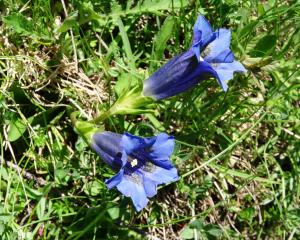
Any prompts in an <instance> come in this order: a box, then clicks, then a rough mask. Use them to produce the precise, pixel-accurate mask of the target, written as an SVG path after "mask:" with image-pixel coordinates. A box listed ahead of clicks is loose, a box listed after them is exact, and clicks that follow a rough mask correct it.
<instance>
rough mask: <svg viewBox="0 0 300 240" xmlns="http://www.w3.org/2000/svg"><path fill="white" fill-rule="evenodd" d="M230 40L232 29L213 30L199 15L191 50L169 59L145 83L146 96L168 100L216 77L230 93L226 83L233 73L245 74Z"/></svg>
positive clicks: (144, 91) (144, 92)
mask: <svg viewBox="0 0 300 240" xmlns="http://www.w3.org/2000/svg"><path fill="white" fill-rule="evenodd" d="M230 37H231V32H230V30H228V29H223V28H221V29H218V30H216V31H213V29H212V27H211V26H210V24H209V22H208V21H207V20H206V19H205V18H204V17H203V16H199V17H198V19H197V21H196V23H195V25H194V36H193V42H192V46H191V48H190V49H189V50H188V51H186V52H184V53H182V54H179V55H178V56H175V57H174V58H172V59H171V60H169V61H168V62H167V63H166V64H165V65H164V66H162V67H161V68H160V69H158V70H157V71H156V72H155V73H154V74H153V75H152V76H150V77H149V78H148V79H147V80H145V82H144V88H143V94H144V95H145V96H150V97H152V98H154V99H156V100H160V99H164V98H168V97H171V96H174V95H176V94H179V93H181V92H184V91H186V90H187V89H189V88H191V87H193V86H195V85H197V84H198V83H199V82H201V81H203V80H205V79H207V78H209V77H215V78H216V79H217V80H218V82H219V84H220V85H221V87H222V88H223V90H224V91H227V89H228V86H227V84H226V81H228V80H230V79H232V78H233V73H234V72H246V69H245V68H244V66H243V65H242V64H241V63H239V62H237V61H235V60H234V55H233V53H232V52H231V50H230V48H229V46H230Z"/></svg>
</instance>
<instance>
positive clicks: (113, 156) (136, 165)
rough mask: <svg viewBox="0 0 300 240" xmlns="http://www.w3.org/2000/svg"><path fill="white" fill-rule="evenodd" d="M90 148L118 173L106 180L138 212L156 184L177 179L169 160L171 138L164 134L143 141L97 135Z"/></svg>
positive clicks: (152, 193)
mask: <svg viewBox="0 0 300 240" xmlns="http://www.w3.org/2000/svg"><path fill="white" fill-rule="evenodd" d="M91 145H92V148H93V149H94V150H95V151H96V152H97V153H98V154H99V155H100V156H101V158H102V159H103V160H104V161H105V162H106V163H107V164H109V165H110V166H111V167H112V168H113V169H115V170H117V171H118V173H117V174H116V175H115V176H113V177H112V178H110V179H108V180H106V181H105V183H106V185H107V187H108V188H109V189H111V188H113V187H117V189H118V190H119V191H120V192H121V193H123V194H124V195H125V196H127V197H131V199H132V201H133V204H134V206H135V208H136V210H137V211H140V210H141V209H143V208H144V207H145V206H146V205H147V203H148V201H149V199H148V197H153V196H154V195H155V194H156V193H157V191H156V188H157V186H158V185H159V184H164V183H169V182H172V181H176V180H178V174H177V170H176V168H175V167H174V166H173V164H172V163H171V161H170V160H169V157H170V155H171V154H172V152H173V149H174V138H173V137H172V136H169V135H167V134H165V133H160V134H159V135H158V136H155V137H149V138H142V137H138V136H134V135H131V134H129V133H124V134H123V135H121V134H116V133H113V132H108V131H104V132H98V133H95V134H94V135H93V136H92V144H91Z"/></svg>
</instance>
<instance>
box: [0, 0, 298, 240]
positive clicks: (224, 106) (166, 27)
mask: <svg viewBox="0 0 300 240" xmlns="http://www.w3.org/2000/svg"><path fill="white" fill-rule="evenodd" d="M62 2H63V1H62ZM62 2H61V1H50V0H39V1H37V0H33V1H28V2H27V1H22V0H18V1H9V0H2V1H0V11H1V23H0V31H1V37H0V84H1V86H0V90H1V92H0V121H1V129H0V160H1V165H0V189H1V191H0V236H1V237H0V238H1V239H147V238H148V239H151V237H152V239H155V238H154V237H157V238H158V239H177V238H179V239H244V238H245V239H246V238H252V239H298V238H300V230H299V229H300V200H299V199H300V179H299V177H300V141H299V140H300V120H299V119H300V110H299V109H300V102H299V99H300V98H299V97H300V94H299V88H300V73H299V66H300V60H299V59H300V4H299V2H298V1H284V2H282V1H275V0H272V1H271V0H269V1H264V2H263V3H262V2H261V1H254V0H251V1H231V0H223V1H221V0H208V1H199V0H195V1H186V0H173V1H168V0H144V1H142V0H136V1H134V0H132V1H117V0H114V1H104V0H103V1H88V0H84V1H78V0H73V1H68V2H67V1H66V11H67V15H68V16H67V17H66V14H65V11H64V8H63V4H62ZM199 14H204V15H205V16H206V17H207V19H209V21H210V22H211V24H212V25H213V26H214V27H215V28H217V27H226V28H230V29H231V30H232V42H231V49H232V50H233V52H234V53H235V56H236V58H237V59H238V60H239V61H241V62H242V63H243V64H244V65H245V67H246V68H247V70H248V72H247V74H246V75H244V76H243V75H239V74H236V75H235V77H234V79H233V80H231V81H230V83H229V91H228V92H227V93H224V92H223V91H222V90H221V88H220V87H219V86H218V84H217V82H216V81H215V80H213V79H211V80H207V81H205V82H203V83H201V84H200V85H199V86H198V87H197V88H194V89H192V90H190V91H188V92H186V93H183V94H181V95H179V96H177V97H173V98H170V99H167V100H165V101H162V102H160V103H159V105H158V107H157V110H156V112H155V114H154V116H153V115H147V114H146V115H138V116H133V115H128V116H116V117H114V118H110V119H108V120H107V121H106V122H105V127H106V129H107V130H111V131H115V132H119V133H122V132H124V131H128V132H130V133H132V134H136V135H140V136H150V135H153V134H156V133H158V132H159V131H166V132H167V133H169V134H172V135H174V136H175V139H176V148H175V152H174V154H173V156H172V161H173V162H174V163H175V165H176V167H177V168H178V171H179V173H180V175H181V180H180V181H179V182H177V183H172V184H169V185H167V186H163V187H161V188H160V190H159V191H158V194H157V196H155V197H154V198H152V200H151V201H150V203H149V205H148V206H147V208H146V209H144V210H143V211H142V212H141V213H136V212H135V211H134V208H133V206H132V205H131V201H130V199H128V198H124V197H122V196H121V195H120V193H119V192H117V191H116V190H108V189H107V188H106V186H105V184H104V180H105V179H107V178H109V177H111V176H112V174H113V171H112V170H110V169H109V168H108V167H107V166H105V164H104V163H103V162H102V161H101V159H100V158H99V157H98V156H97V155H96V154H95V153H94V152H93V151H92V150H91V149H90V148H89V147H88V146H87V145H86V143H85V142H84V141H83V139H82V138H80V137H79V136H78V135H77V134H76V133H75V132H74V130H73V127H72V124H71V120H70V113H71V112H73V111H80V112H81V114H82V116H83V117H85V118H87V119H92V118H93V117H95V116H96V115H97V113H98V112H99V111H101V109H107V108H108V107H109V106H111V105H112V104H113V103H114V101H115V100H116V99H117V98H118V96H119V95H120V93H121V92H122V91H123V90H124V89H129V88H130V87H131V86H133V85H134V84H135V83H137V82H138V81H142V80H143V79H145V78H146V77H147V76H149V75H150V74H152V73H153V72H154V71H155V70H156V69H157V68H158V67H160V66H161V65H162V64H163V63H165V62H166V61H167V60H168V59H170V58H171V57H173V56H175V55H177V54H179V53H181V52H182V51H184V50H185V49H188V47H189V46H190V42H191V38H192V27H193V24H194V22H195V20H196V18H197V16H198V15H199ZM72 36H73V37H72Z"/></svg>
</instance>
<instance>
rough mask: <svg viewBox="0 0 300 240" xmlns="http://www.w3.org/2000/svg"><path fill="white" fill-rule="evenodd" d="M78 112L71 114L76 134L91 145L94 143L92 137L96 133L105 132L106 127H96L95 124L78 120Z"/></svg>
mask: <svg viewBox="0 0 300 240" xmlns="http://www.w3.org/2000/svg"><path fill="white" fill-rule="evenodd" d="M77 116H78V112H73V113H72V114H71V120H72V123H73V126H74V130H75V132H76V133H77V134H78V135H80V136H82V137H83V139H84V140H85V141H86V142H87V143H88V144H89V145H90V144H91V142H92V137H93V135H94V134H95V133H96V132H103V131H104V130H105V129H104V126H102V125H100V126H98V125H95V124H94V123H91V122H88V121H83V120H78V119H77Z"/></svg>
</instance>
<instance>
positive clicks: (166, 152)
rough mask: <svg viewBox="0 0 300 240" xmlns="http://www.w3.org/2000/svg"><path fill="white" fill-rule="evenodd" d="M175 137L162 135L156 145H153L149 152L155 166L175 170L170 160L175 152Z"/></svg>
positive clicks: (158, 137)
mask: <svg viewBox="0 0 300 240" xmlns="http://www.w3.org/2000/svg"><path fill="white" fill-rule="evenodd" d="M174 145H175V143H174V137H173V136H169V135H168V134H166V133H160V134H159V135H158V136H157V138H156V141H155V143H154V144H153V145H152V147H151V148H150V151H149V156H150V158H149V160H150V161H151V162H153V163H154V164H155V165H157V166H160V167H163V168H166V169H170V168H173V164H172V162H171V161H170V160H169V157H170V156H171V154H172V153H173V150H174Z"/></svg>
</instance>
